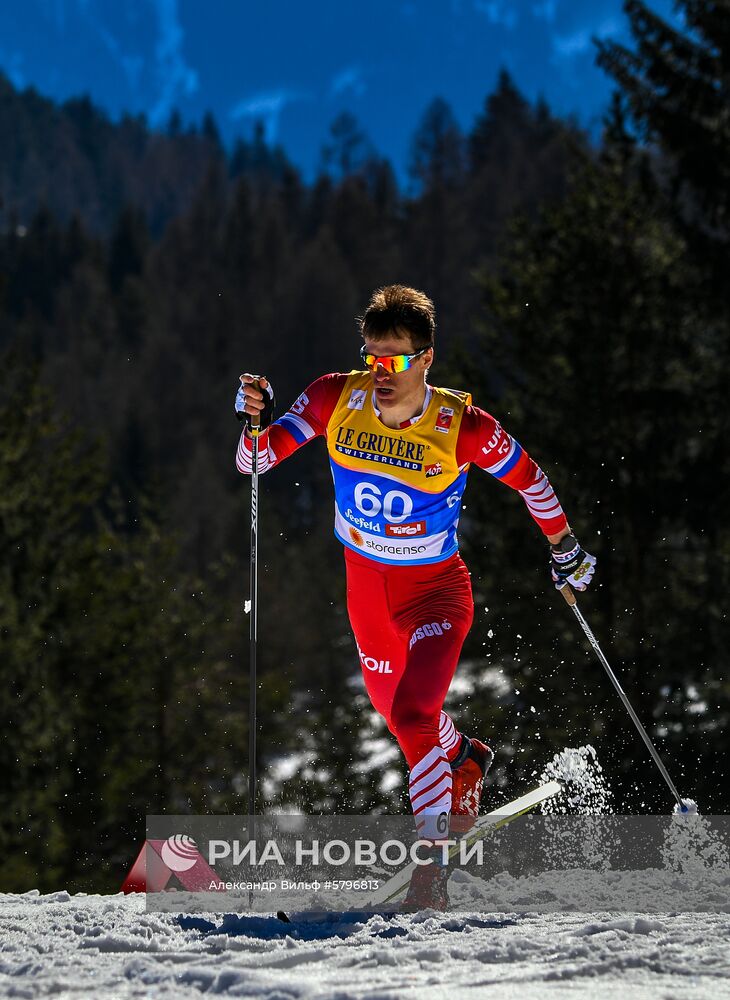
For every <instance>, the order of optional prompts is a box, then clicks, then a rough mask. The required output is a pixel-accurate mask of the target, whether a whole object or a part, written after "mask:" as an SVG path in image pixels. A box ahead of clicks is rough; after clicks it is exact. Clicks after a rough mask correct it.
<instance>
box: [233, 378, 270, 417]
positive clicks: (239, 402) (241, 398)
mask: <svg viewBox="0 0 730 1000" xmlns="http://www.w3.org/2000/svg"><path fill="white" fill-rule="evenodd" d="M261 377H262V378H263V376H261ZM246 386H250V387H251V388H255V389H258V391H259V392H260V393H261V394H262V396H263V397H264V408H263V410H259V430H264V428H265V427H268V426H269V424H270V423H271V421H272V420H273V419H274V407H275V406H276V400H275V399H274V390H273V388H272V386H271V382H269V381H268V379H267V380H266V387H265V388H262V387H261V384H260V382H259V381H258V380H256V381H255V382H241V384H240V385H239V387H238V392H237V393H236V416H237V417H238V419H239V420H245V421H246V426H247V427H248V429H249V430H251V417H252V414H250V413H246V393H245V388H246Z"/></svg>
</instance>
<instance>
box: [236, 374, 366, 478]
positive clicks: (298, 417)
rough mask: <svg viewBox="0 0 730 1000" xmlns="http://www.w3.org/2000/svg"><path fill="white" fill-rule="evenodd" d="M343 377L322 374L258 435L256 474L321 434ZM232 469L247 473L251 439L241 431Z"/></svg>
mask: <svg viewBox="0 0 730 1000" xmlns="http://www.w3.org/2000/svg"><path fill="white" fill-rule="evenodd" d="M346 378H347V375H343V374H341V373H339V372H336V373H334V374H332V375H322V376H321V378H318V379H317V380H316V381H315V382H312V384H311V385H310V386H308V387H307V389H306V390H305V391H304V392H303V393H302V394H301V396H299V398H298V399H297V400H296V401H295V402H294V403H292V405H291V406H290V408H289V409H288V410H287V412H286V413H285V414H284V415H283V416H281V417H279V419H278V420H275V421H274V422H273V423H272V424H271V425H270V426H269V427H267V428H266V430H265V431H262V433H261V434H260V435H259V453H258V471H259V472H267V471H268V470H269V469H273V467H274V466H275V465H278V464H279V462H283V461H284V459H285V458H288V457H289V456H290V455H293V454H294V452H295V451H296V450H297V449H298V448H301V447H302V445H305V444H307V443H308V442H309V441H312V440H314V438H316V437H319V436H320V435H323V434H324V433H325V431H326V428H327V424H328V422H329V419H330V417H331V416H332V414H333V412H334V409H335V406H337V401H338V399H339V398H340V394H341V392H342V387H343V385H344V384H345V380H346ZM236 468H237V469H238V471H239V472H242V473H243V474H244V475H250V473H251V438H250V437H248V436H247V434H246V431H245V430H244V431H243V432H242V433H241V437H240V440H239V442H238V450H237V451H236Z"/></svg>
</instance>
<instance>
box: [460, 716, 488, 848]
mask: <svg viewBox="0 0 730 1000" xmlns="http://www.w3.org/2000/svg"><path fill="white" fill-rule="evenodd" d="M493 759H494V754H493V753H492V751H491V750H490V749H489V747H488V746H487V744H486V743H482V741H481V740H473V739H469V737H468V736H462V744H461V747H460V748H459V752H458V754H457V755H456V757H455V758H454V760H452V762H451V770H452V776H453V786H452V792H451V833H455V834H457V835H460V834H462V833H466V832H467V831H468V830H471V828H472V827H473V826H474V824H475V823H476V818H477V816H478V815H479V803H480V801H481V798H482V787H483V785H484V776H485V775H486V773H487V771H488V770H489V767H490V765H491V763H492V761H493Z"/></svg>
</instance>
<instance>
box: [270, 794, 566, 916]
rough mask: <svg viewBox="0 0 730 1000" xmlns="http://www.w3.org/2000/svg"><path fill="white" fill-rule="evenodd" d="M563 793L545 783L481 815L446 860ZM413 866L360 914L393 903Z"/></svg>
mask: <svg viewBox="0 0 730 1000" xmlns="http://www.w3.org/2000/svg"><path fill="white" fill-rule="evenodd" d="M562 790H563V786H562V785H561V784H560V782H559V781H548V782H547V783H546V784H544V785H540V786H539V787H538V788H533V790H532V791H531V792H527V793H526V794H525V795H521V796H520V797H519V798H518V799H514V800H513V801H512V802H506V803H505V804H504V805H502V806H499V807H498V808H497V809H493V810H492V811H491V812H488V813H485V814H484V815H483V816H480V817H479V819H477V821H476V823H475V824H474V826H473V827H472V829H471V830H469V832H468V833H467V834H465V835H464V836H462V837H461V838H459V841H458V843H457V844H456V845H455V846H454V847H451V848H450V849H449V858H453V857H455V855H456V854H457V853H458V852H459V850H460V849H461V847H460V845H461V844H463V843H466V844H467V845H471V844H474V843H476V841H478V840H481V839H482V838H483V837H487V836H489V834H490V833H493V832H494V831H495V830H499V829H500V827H503V826H506V824H507V823H511V822H512V820H514V819H517V818H518V817H519V816H523V815H524V814H525V813H527V812H529V811H530V810H531V809H534V808H535V806H538V805H540V803H541V802H545V801H547V799H551V798H552V797H553V796H554V795H558V794H559V793H560V792H561V791H562ZM416 867H417V865H416V863H415V862H413V863H412V864H410V865H406V867H405V868H402V869H401V870H400V871H399V872H398V874H397V875H394V876H393V877H392V878H390V879H388V881H387V882H385V884H384V885H382V886H381V887H380V888H379V889H378V891H377V892H376V894H375V895H374V896H371V897H370V899H369V900H368V902H367V904H366V906H365V907H363V913H365V912H368V911H373V910H376V909H377V908H378V907H386V906H388V904H392V903H394V902H396V900H397V899H398V898H399V897H400V896H401V895H403V894H404V893H405V892H406V891H407V889H408V886H409V885H410V881H411V877H412V875H413V873H414V871H415V870H416ZM292 916H293V915H292ZM296 916H297V917H300V916H301V917H302V918H304V919H305V920H306V919H307V915H306V914H297V915H296ZM320 916H321V915H320ZM277 917H278V918H279V920H281V921H283V922H284V923H291V919H290V917H289V916H288V915H287V914H286V913H284V911H283V910H280V911H279V912H278V913H277Z"/></svg>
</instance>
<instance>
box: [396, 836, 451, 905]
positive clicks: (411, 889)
mask: <svg viewBox="0 0 730 1000" xmlns="http://www.w3.org/2000/svg"><path fill="white" fill-rule="evenodd" d="M438 856H439V858H440V857H441V851H440V850H439V851H438ZM449 874H450V872H449V869H448V868H447V867H445V866H444V865H441V864H439V863H438V862H436V861H434V862H433V863H432V864H430V865H421V866H419V867H418V868H416V870H415V872H414V873H413V875H412V876H411V884H410V885H409V886H408V894H407V895H406V898H405V900H404V901H403V903H402V904H401V906H400V912H401V913H418V912H419V910H448V908H449V893H448V888H447V886H448V881H449Z"/></svg>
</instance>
